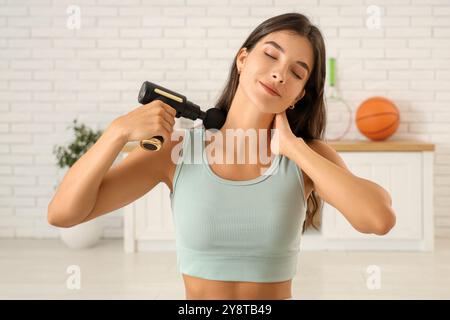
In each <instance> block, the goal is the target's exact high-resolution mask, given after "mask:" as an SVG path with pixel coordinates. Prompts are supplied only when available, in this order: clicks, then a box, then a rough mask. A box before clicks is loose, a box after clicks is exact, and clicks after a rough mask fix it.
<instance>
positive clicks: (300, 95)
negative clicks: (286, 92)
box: [293, 89, 306, 105]
mask: <svg viewBox="0 0 450 320" xmlns="http://www.w3.org/2000/svg"><path fill="white" fill-rule="evenodd" d="M305 93H306V90H305V89H303V91H302V93H300V94H299V96H298V97H297V98H296V99H295V101H294V103H293V105H294V104H296V103H297V102H299V101H300V100H301V99H302V98H303V97H304V96H305Z"/></svg>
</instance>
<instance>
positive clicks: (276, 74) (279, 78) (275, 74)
mask: <svg viewBox="0 0 450 320" xmlns="http://www.w3.org/2000/svg"><path fill="white" fill-rule="evenodd" d="M272 78H274V79H275V80H276V81H279V82H280V83H283V82H284V76H281V74H280V73H279V72H273V73H272Z"/></svg>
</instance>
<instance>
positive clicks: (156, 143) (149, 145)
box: [140, 97, 180, 151]
mask: <svg viewBox="0 0 450 320" xmlns="http://www.w3.org/2000/svg"><path fill="white" fill-rule="evenodd" d="M155 100H161V101H162V102H164V103H167V104H169V105H170V103H169V102H170V99H166V98H165V97H158V99H155ZM175 117H176V118H179V117H180V113H179V111H178V110H177V114H176V115H175ZM163 143H164V138H163V137H162V136H154V137H152V138H150V139H145V140H141V142H140V145H141V147H142V148H144V149H146V150H148V151H158V150H159V149H161V147H162V145H163Z"/></svg>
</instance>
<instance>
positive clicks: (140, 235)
mask: <svg viewBox="0 0 450 320" xmlns="http://www.w3.org/2000/svg"><path fill="white" fill-rule="evenodd" d="M330 145H331V146H332V147H334V148H335V149H336V151H337V152H338V153H339V154H340V156H341V157H342V158H343V160H344V161H345V163H346V164H347V166H348V168H349V169H350V171H352V172H353V173H354V174H355V175H357V176H359V177H361V178H365V179H368V180H371V181H373V182H375V183H377V184H379V185H380V186H382V187H383V188H385V189H386V190H387V191H388V192H389V193H390V195H391V197H392V207H393V209H394V212H395V213H396V217H397V222H396V225H395V227H394V228H393V229H392V230H391V231H390V232H389V233H388V234H387V235H384V236H378V235H373V234H371V235H369V234H363V233H360V232H358V231H356V230H355V229H354V228H353V227H352V226H351V225H350V223H349V222H348V221H347V220H346V219H345V218H344V216H343V215H342V214H341V213H340V212H339V211H338V210H336V209H335V208H334V207H332V206H330V205H329V204H327V203H324V207H323V211H322V221H321V230H320V232H317V233H316V232H312V233H311V232H307V233H305V234H304V235H303V238H302V249H303V250H433V239H434V232H433V230H434V225H433V162H434V160H433V158H434V156H433V150H434V145H432V144H427V143H422V142H418V141H388V142H367V141H365V142H358V141H350V142H349V141H347V142H345V141H343V142H333V143H330ZM129 150H130V147H128V148H127V149H125V150H124V154H126V152H128V151H129ZM169 192H170V191H169V189H168V187H167V186H166V185H165V184H164V183H160V184H158V185H157V186H156V187H155V188H153V189H152V190H151V191H150V192H149V193H147V194H146V195H144V196H143V197H142V198H140V199H138V200H137V201H135V202H133V203H131V204H129V205H128V206H127V207H126V208H125V223H124V225H125V230H124V246H125V251H127V252H134V251H147V250H175V240H174V239H175V232H174V226H173V219H172V211H171V207H170V198H169Z"/></svg>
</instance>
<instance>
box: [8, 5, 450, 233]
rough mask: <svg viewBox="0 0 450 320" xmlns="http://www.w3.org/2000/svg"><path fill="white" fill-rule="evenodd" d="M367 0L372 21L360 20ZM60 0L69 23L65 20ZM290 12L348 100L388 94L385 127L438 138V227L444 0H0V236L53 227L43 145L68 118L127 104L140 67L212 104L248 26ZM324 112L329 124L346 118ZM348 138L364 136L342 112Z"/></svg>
mask: <svg viewBox="0 0 450 320" xmlns="http://www.w3.org/2000/svg"><path fill="white" fill-rule="evenodd" d="M373 4H375V5H378V6H379V7H380V9H381V12H382V17H381V29H379V30H370V29H368V28H367V27H366V23H365V22H366V18H367V13H366V9H367V7H368V6H369V5H373ZM69 5H78V6H79V7H80V9H81V15H82V21H81V29H80V30H69V29H68V28H67V27H66V20H67V16H68V14H67V13H66V9H67V7H68V6H69ZM289 11H297V12H301V13H304V14H307V15H308V16H309V17H310V18H311V20H312V21H313V22H315V23H317V24H318V25H319V26H320V28H321V30H322V31H323V33H324V36H325V39H326V43H327V50H328V55H334V56H335V57H337V58H338V60H337V63H338V66H337V67H338V70H339V74H338V82H339V86H340V88H341V90H342V94H343V95H344V97H346V98H347V99H348V100H349V102H350V103H351V104H352V108H353V110H354V111H355V110H356V108H357V106H358V104H359V103H360V102H361V101H362V100H363V99H365V98H367V97H369V96H374V95H384V96H387V97H389V98H391V99H392V100H394V101H395V103H396V104H397V106H398V107H399V109H400V111H401V125H400V127H399V130H398V132H397V133H396V137H398V138H419V139H425V140H427V141H431V142H434V143H436V161H435V162H436V165H435V172H436V176H435V209H436V211H435V214H436V232H437V235H438V236H449V235H450V142H449V141H450V130H449V129H448V128H450V126H449V124H450V106H449V104H450V93H449V92H450V91H449V88H450V0H428V1H427V0H377V1H371V0H340V1H335V0H303V1H298V0H264V1H262V0H228V1H227V0H225V1H223V0H214V1H211V0H172V1H167V0H165V1H156V0H28V1H27V0H0V237H35V238H46V237H57V236H58V234H57V232H56V228H53V227H51V226H49V225H48V224H47V221H46V209H47V204H48V202H49V201H50V198H51V196H52V195H53V192H54V190H53V186H54V184H55V182H56V179H57V170H56V164H55V159H54V155H53V154H52V147H53V145H55V144H62V143H66V142H67V141H68V140H69V139H70V138H71V134H72V133H71V132H68V131H65V128H66V126H67V125H68V124H69V123H70V122H71V120H72V119H73V118H75V117H79V118H80V119H81V120H82V121H83V122H85V123H86V124H88V125H90V126H91V127H93V128H94V129H100V128H102V129H104V128H105V127H106V126H107V124H109V123H110V122H111V121H112V120H113V119H114V118H116V117H117V116H119V115H121V114H124V113H125V112H128V111H129V110H131V109H133V108H134V107H136V106H137V105H138V103H137V101H136V98H137V92H138V89H139V87H140V85H141V83H142V82H143V81H144V80H151V81H153V82H156V83H160V84H161V85H163V86H166V87H168V88H171V89H172V90H175V91H179V92H181V93H184V94H186V95H187V96H188V97H189V98H190V99H191V100H192V101H195V102H197V103H198V104H199V105H202V106H204V107H205V108H209V107H210V106H212V103H213V102H214V100H215V99H216V98H217V96H218V94H219V91H220V89H221V88H222V86H223V84H224V81H225V79H226V77H227V75H228V70H229V67H230V65H231V63H232V60H231V59H232V58H233V56H234V54H235V52H236V50H237V49H238V48H239V46H240V44H241V43H242V42H243V41H244V39H245V38H246V37H247V36H248V34H249V32H250V31H251V30H253V28H254V27H256V25H257V24H259V23H260V22H262V21H263V20H265V19H266V18H268V17H270V16H273V15H276V14H280V13H284V12H289ZM329 120H330V123H329V128H330V129H329V130H330V131H333V130H336V125H339V123H340V122H342V120H343V118H342V116H341V115H340V114H336V113H330V114H329ZM333 128H334V129H333ZM346 138H363V137H362V136H361V135H360V134H359V132H358V131H357V130H356V128H355V126H354V125H353V126H352V130H351V132H350V133H349V134H348V135H347V136H346ZM122 213H123V212H122V210H118V211H117V212H116V213H114V214H109V215H106V216H104V217H102V219H103V221H104V222H105V229H104V236H105V237H121V236H122V227H123V225H122Z"/></svg>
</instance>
